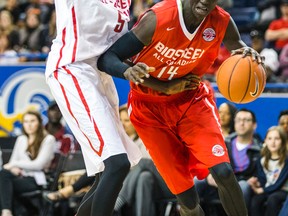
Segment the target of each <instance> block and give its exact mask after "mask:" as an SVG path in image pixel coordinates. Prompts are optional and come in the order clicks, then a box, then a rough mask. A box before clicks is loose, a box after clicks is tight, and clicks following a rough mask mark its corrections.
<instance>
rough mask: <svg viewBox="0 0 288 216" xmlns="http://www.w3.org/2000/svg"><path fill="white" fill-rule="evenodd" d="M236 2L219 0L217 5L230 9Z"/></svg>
mask: <svg viewBox="0 0 288 216" xmlns="http://www.w3.org/2000/svg"><path fill="white" fill-rule="evenodd" d="M233 4H234V0H218V1H217V5H219V6H220V7H222V8H223V9H225V10H226V9H229V8H232V7H233Z"/></svg>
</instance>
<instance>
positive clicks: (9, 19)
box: [0, 0, 288, 83]
mask: <svg viewBox="0 0 288 216" xmlns="http://www.w3.org/2000/svg"><path fill="white" fill-rule="evenodd" d="M159 1H160V0H134V1H132V5H131V11H130V13H131V22H130V27H131V26H132V25H133V24H134V23H135V22H136V21H137V17H138V16H139V15H140V14H141V13H143V12H144V11H145V10H147V9H148V8H149V7H151V6H153V5H154V4H155V3H157V2H159ZM0 2H1V3H0V64H15V63H17V62H25V61H45V60H46V58H47V54H48V52H49V51H50V46H51V44H52V40H53V38H54V37H55V36H56V22H55V8H54V4H53V0H21V1H17V0H2V1H0ZM240 2H243V3H242V5H239V4H240ZM245 2H246V3H245ZM218 5H219V6H221V7H223V8H224V9H226V10H227V11H228V12H231V16H232V17H233V16H234V12H233V11H235V10H233V9H236V7H239V6H240V7H242V9H243V8H244V10H243V11H245V8H247V10H251V8H254V9H253V10H255V11H256V12H257V13H258V15H259V16H257V18H256V19H255V20H252V21H251V22H249V23H247V24H245V25H241V26H238V28H239V31H240V34H241V35H242V36H243V38H244V41H245V42H246V43H247V45H248V46H252V47H253V48H254V49H256V50H257V51H258V52H259V53H261V55H263V56H264V57H265V58H266V67H267V71H268V79H267V82H269V83H281V82H285V81H286V80H287V79H288V60H287V59H288V51H287V50H288V34H287V33H286V32H288V31H287V27H288V0H265V1H259V0H258V1H257V0H255V1H243V0H242V1H237V2H233V1H232V0H219V1H218ZM234 7H235V8H234ZM249 8H250V9H249ZM247 16H248V15H247ZM233 18H234V20H235V22H236V23H237V17H236V15H235V17H233ZM229 56H230V53H229V52H228V51H227V50H226V49H225V47H224V46H223V47H222V48H221V49H220V51H219V57H218V59H217V60H216V61H215V63H214V65H213V66H212V67H210V69H209V71H208V72H207V75H206V76H205V78H206V79H208V80H209V81H212V82H214V81H215V73H216V71H217V69H218V67H219V66H220V64H221V63H222V62H223V61H224V60H225V59H227V58H228V57H229Z"/></svg>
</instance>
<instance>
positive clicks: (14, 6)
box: [0, 0, 21, 25]
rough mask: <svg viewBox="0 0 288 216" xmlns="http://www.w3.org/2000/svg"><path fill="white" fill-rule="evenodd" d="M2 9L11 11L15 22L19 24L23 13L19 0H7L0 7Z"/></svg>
mask: <svg viewBox="0 0 288 216" xmlns="http://www.w3.org/2000/svg"><path fill="white" fill-rule="evenodd" d="M2 10H7V11H9V12H10V13H11V15H12V17H13V19H12V20H13V24H14V25H17V23H18V20H19V17H20V14H21V10H20V8H19V6H18V1H17V0H6V3H5V5H4V6H3V7H2V8H1V9H0V11H2Z"/></svg>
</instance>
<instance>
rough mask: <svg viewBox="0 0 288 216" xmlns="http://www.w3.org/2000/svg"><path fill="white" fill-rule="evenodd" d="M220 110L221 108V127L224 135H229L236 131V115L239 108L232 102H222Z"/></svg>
mask: <svg viewBox="0 0 288 216" xmlns="http://www.w3.org/2000/svg"><path fill="white" fill-rule="evenodd" d="M218 110H219V117H220V124H221V129H222V132H223V135H224V137H227V136H228V135H229V134H231V133H233V132H234V131H235V129H234V117H235V113H236V111H237V108H236V107H235V106H234V105H233V104H231V103H222V104H220V106H219V108H218Z"/></svg>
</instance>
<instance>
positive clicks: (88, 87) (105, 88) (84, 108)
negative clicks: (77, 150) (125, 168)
mask: <svg viewBox="0 0 288 216" xmlns="http://www.w3.org/2000/svg"><path fill="white" fill-rule="evenodd" d="M95 66H96V58H93V60H91V59H90V60H86V61H82V62H75V63H73V64H69V65H67V66H63V67H61V68H60V69H58V70H57V71H56V72H54V73H52V74H51V75H50V76H48V77H47V83H48V85H49V87H50V89H51V92H52V94H53V96H54V98H55V100H56V102H57V104H58V105H59V108H60V110H61V112H62V114H63V117H64V119H65V121H66V122H67V124H68V125H69V127H70V128H71V130H72V132H73V134H74V135H75V137H76V139H77V140H78V142H79V143H80V145H81V150H82V153H83V157H84V161H85V165H86V169H87V174H88V175H89V176H91V175H94V174H95V173H98V172H101V171H103V170H104V163H103V161H104V160H105V159H107V158H109V157H110V156H112V155H117V154H121V153H127V154H128V158H129V160H130V163H131V165H132V166H133V165H135V164H137V163H138V161H139V160H140V159H141V152H140V150H139V148H138V147H137V145H136V144H134V143H133V141H132V140H131V139H130V138H129V137H128V135H127V134H126V132H125V130H124V128H123V126H122V123H121V121H120V119H119V111H118V108H119V101H118V94H117V91H116V88H115V85H114V82H113V79H112V77H111V76H109V75H108V74H105V73H103V72H99V71H98V70H97V69H96V67H95Z"/></svg>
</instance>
